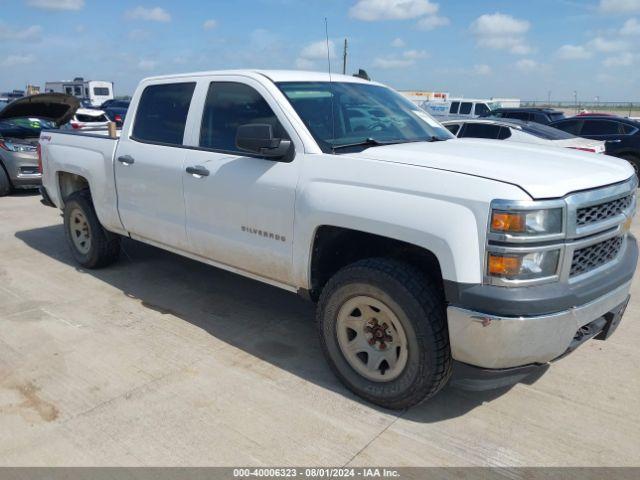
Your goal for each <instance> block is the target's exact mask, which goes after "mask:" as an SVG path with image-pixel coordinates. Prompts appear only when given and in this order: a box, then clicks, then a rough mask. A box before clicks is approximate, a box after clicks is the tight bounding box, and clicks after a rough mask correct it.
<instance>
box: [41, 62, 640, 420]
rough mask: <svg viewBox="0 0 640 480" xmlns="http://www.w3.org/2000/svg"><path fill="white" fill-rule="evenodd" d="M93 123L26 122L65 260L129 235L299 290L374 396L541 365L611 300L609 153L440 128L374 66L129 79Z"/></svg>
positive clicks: (623, 213)
mask: <svg viewBox="0 0 640 480" xmlns="http://www.w3.org/2000/svg"><path fill="white" fill-rule="evenodd" d="M112 137H113V135H112V136H108V135H97V134H95V133H94V134H91V133H82V132H71V131H45V132H43V133H42V135H41V138H40V144H41V163H42V168H43V183H44V189H43V195H44V196H45V201H46V202H49V203H51V204H53V205H55V206H56V207H58V208H59V209H61V210H62V211H63V213H64V215H63V217H64V229H65V231H66V237H67V240H68V243H69V246H70V248H71V252H72V254H73V256H74V257H75V259H76V260H77V261H78V263H80V264H81V265H82V266H84V267H86V268H99V267H105V266H107V265H109V264H110V263H112V262H114V261H116V259H117V258H118V253H119V241H120V239H121V237H130V238H132V239H135V240H139V241H141V242H145V243H148V244H151V245H155V246H157V247H160V248H163V249H166V250H169V251H171V252H175V253H178V254H180V255H184V256H187V257H190V258H193V259H196V260H200V261H202V262H205V263H208V264H211V265H213V266H216V267H219V268H223V269H226V270H230V271H232V272H236V273H238V274H241V275H245V276H247V277H250V278H253V279H256V280H259V281H262V282H266V283H269V284H271V285H275V286H277V287H281V288H284V289H286V290H290V291H292V292H298V293H300V294H302V295H305V296H306V297H308V298H310V299H312V300H313V301H315V302H317V324H318V333H319V336H320V342H321V344H322V348H323V350H324V353H325V354H326V358H327V360H328V362H329V364H330V366H331V368H332V369H333V371H334V372H335V374H336V375H337V376H338V377H339V378H340V380H342V382H344V384H345V385H346V386H347V387H348V388H350V389H351V390H352V391H354V392H355V393H356V394H358V395H360V396H361V397H364V398H365V399H367V400H369V401H371V402H373V403H376V404H378V405H381V406H384V407H388V408H405V407H408V406H411V405H414V404H416V403H418V402H420V401H422V400H425V399H427V398H429V397H431V396H433V395H435V394H436V393H437V392H438V391H439V390H440V389H441V388H442V387H443V386H444V385H445V384H446V383H447V381H448V380H449V378H450V375H451V372H452V365H453V362H454V361H457V362H458V363H459V364H461V365H464V364H466V365H467V366H473V367H476V368H477V369H478V371H488V372H492V371H493V372H495V371H497V372H509V371H511V370H514V369H515V370H517V369H519V368H526V367H530V366H535V365H545V368H546V364H547V363H548V362H550V361H552V360H554V359H556V358H558V357H560V356H562V355H564V354H565V353H567V352H569V351H571V350H573V349H574V348H576V347H577V346H578V345H579V344H581V343H582V342H584V341H586V340H588V339H590V338H592V337H596V336H597V337H599V338H602V339H604V338H606V337H607V336H609V335H610V334H611V333H612V332H613V330H614V329H615V327H616V326H617V325H618V323H619V321H620V318H621V316H622V313H623V311H624V309H625V306H626V304H627V302H628V299H629V287H630V284H631V279H632V276H633V273H634V271H635V267H636V261H637V256H638V250H637V246H636V241H635V239H634V238H633V236H631V234H630V233H629V227H630V222H631V219H632V217H633V215H634V212H635V208H636V187H637V181H636V177H635V175H634V170H633V168H631V166H630V165H629V164H628V163H627V162H625V161H622V160H618V159H615V158H609V157H606V156H603V155H594V154H591V153H586V152H580V151H575V152H571V151H568V150H566V149H561V148H555V147H544V146H536V145H527V144H519V143H512V144H509V143H505V142H499V141H493V140H483V139H453V136H452V135H451V134H450V133H449V132H448V131H447V130H446V129H445V128H443V127H442V126H441V125H440V124H439V123H438V122H436V121H435V120H433V118H432V117H431V116H429V115H428V114H427V113H425V112H424V111H423V110H421V109H420V108H418V107H416V106H415V105H414V104H412V103H411V102H409V101H408V100H406V99H405V98H403V97H402V96H401V95H400V94H398V93H396V92H395V91H394V90H392V89H390V88H387V87H385V86H383V85H381V84H378V83H375V82H371V81H367V80H363V79H360V78H355V77H348V76H340V75H333V76H332V77H329V75H328V74H326V73H310V72H289V71H252V70H246V71H219V72H209V73H198V74H188V75H173V76H164V77H156V78H149V79H145V80H143V81H142V82H141V83H140V85H139V87H138V88H137V90H136V92H135V94H134V96H133V99H132V101H131V109H130V114H129V115H127V118H126V120H125V122H124V126H123V128H122V131H121V133H120V135H119V138H118V139H116V138H112ZM594 361H597V359H594ZM458 363H456V365H458ZM465 368H466V367H465ZM469 368H470V367H469ZM585 372H588V367H586V366H585ZM585 381H593V378H591V377H589V376H588V373H585Z"/></svg>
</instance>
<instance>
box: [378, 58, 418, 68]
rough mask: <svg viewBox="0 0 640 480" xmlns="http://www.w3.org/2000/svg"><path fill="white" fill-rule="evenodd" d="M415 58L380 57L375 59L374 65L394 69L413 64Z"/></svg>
mask: <svg viewBox="0 0 640 480" xmlns="http://www.w3.org/2000/svg"><path fill="white" fill-rule="evenodd" d="M415 63H416V62H415V60H411V59H408V58H383V57H378V58H376V59H374V60H373V66H374V67H378V68H383V69H385V70H388V69H394V68H407V67H410V66H411V65H414V64H415Z"/></svg>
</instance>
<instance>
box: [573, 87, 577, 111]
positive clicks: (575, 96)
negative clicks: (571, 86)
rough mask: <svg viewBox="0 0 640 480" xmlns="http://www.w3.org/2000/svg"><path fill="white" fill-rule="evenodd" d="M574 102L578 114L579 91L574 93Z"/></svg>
mask: <svg viewBox="0 0 640 480" xmlns="http://www.w3.org/2000/svg"><path fill="white" fill-rule="evenodd" d="M573 102H574V103H575V104H576V113H578V91H577V90H574V91H573Z"/></svg>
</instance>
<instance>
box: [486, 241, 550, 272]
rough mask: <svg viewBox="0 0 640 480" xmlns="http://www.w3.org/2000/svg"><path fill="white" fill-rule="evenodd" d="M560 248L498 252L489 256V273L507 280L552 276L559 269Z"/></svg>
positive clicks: (490, 253)
mask: <svg viewBox="0 0 640 480" xmlns="http://www.w3.org/2000/svg"><path fill="white" fill-rule="evenodd" d="M559 260H560V250H559V249H557V250H544V251H538V252H522V253H512V252H509V253H497V252H489V255H488V256H487V274H488V275H489V276H492V277H498V278H503V279H506V280H534V279H538V278H546V277H552V276H553V275H555V274H556V272H557V271H558V261H559Z"/></svg>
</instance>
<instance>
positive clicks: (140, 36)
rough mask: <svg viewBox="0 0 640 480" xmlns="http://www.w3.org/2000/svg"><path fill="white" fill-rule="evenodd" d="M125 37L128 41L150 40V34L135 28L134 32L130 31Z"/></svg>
mask: <svg viewBox="0 0 640 480" xmlns="http://www.w3.org/2000/svg"><path fill="white" fill-rule="evenodd" d="M127 36H128V37H129V39H130V40H135V41H141V40H148V39H149V38H151V33H150V32H148V31H147V30H143V29H141V28H136V29H134V30H131V31H130V32H129V34H128V35H127Z"/></svg>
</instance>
